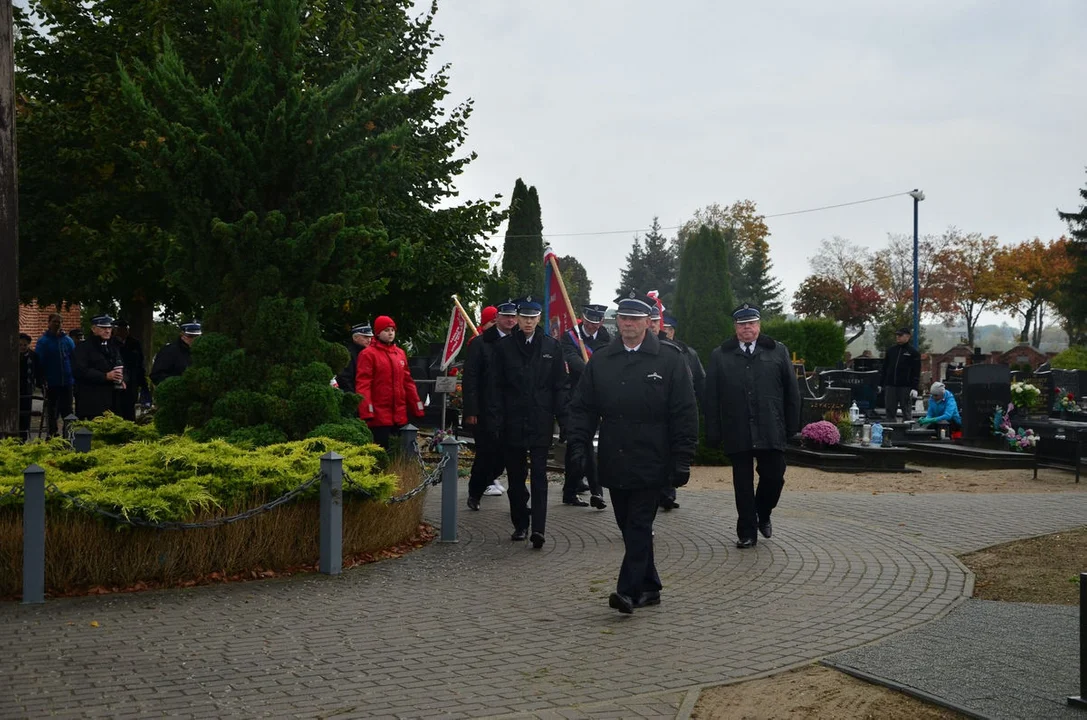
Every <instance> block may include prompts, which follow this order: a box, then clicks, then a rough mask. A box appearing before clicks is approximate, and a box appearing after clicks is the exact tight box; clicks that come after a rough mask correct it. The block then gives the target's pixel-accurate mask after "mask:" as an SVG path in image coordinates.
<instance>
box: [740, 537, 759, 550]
mask: <svg viewBox="0 0 1087 720" xmlns="http://www.w3.org/2000/svg"><path fill="white" fill-rule="evenodd" d="M758 544H759V539H758V538H740V539H739V540H737V541H736V547H738V548H740V549H741V550H746V549H747V548H753V547H755V546H756V545H758Z"/></svg>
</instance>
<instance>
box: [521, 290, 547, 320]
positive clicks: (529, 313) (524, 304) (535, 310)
mask: <svg viewBox="0 0 1087 720" xmlns="http://www.w3.org/2000/svg"><path fill="white" fill-rule="evenodd" d="M542 312H543V306H542V305H540V303H538V302H537V301H536V300H533V299H532V296H531V295H528V296H526V297H523V298H521V299H519V300H518V301H517V314H518V315H524V316H525V317H539V315H540V314H541V313H542Z"/></svg>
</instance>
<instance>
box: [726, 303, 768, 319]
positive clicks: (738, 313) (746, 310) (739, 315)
mask: <svg viewBox="0 0 1087 720" xmlns="http://www.w3.org/2000/svg"><path fill="white" fill-rule="evenodd" d="M761 317H762V315H761V314H760V313H759V309H758V308H757V307H755V306H754V305H752V304H751V303H744V304H743V305H741V306H740V307H738V308H736V309H735V310H733V311H732V319H733V321H735V322H737V323H749V322H755V321H756V320H758V319H759V318H761Z"/></svg>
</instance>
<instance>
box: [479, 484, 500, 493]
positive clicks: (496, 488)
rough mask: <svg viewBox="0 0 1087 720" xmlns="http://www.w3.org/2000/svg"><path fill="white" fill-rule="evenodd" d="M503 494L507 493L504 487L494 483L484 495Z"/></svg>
mask: <svg viewBox="0 0 1087 720" xmlns="http://www.w3.org/2000/svg"><path fill="white" fill-rule="evenodd" d="M503 492H505V490H503V489H502V486H501V485H499V484H498V483H494V484H493V485H491V486H490V487H488V488H487V489H486V490H484V491H483V494H484V495H501V494H502V493H503Z"/></svg>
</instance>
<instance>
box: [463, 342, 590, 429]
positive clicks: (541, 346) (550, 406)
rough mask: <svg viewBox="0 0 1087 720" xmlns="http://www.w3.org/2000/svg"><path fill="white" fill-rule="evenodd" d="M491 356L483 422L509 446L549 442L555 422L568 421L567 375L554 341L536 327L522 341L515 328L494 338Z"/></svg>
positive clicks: (559, 350) (561, 423)
mask: <svg viewBox="0 0 1087 720" xmlns="http://www.w3.org/2000/svg"><path fill="white" fill-rule="evenodd" d="M472 344H473V345H475V343H472ZM493 359H494V371H493V372H492V373H490V376H491V377H490V378H489V380H488V381H489V382H492V383H493V392H491V393H489V397H488V399H487V408H488V418H487V427H488V428H489V429H490V431H491V432H492V433H496V434H497V435H498V436H499V438H500V440H501V442H502V444H503V445H505V446H507V447H518V448H533V447H549V446H550V445H551V442H552V440H553V438H554V426H555V421H556V420H558V422H559V425H560V426H562V425H563V424H564V423H565V421H566V398H567V393H568V385H569V378H568V377H567V374H566V363H565V362H564V361H563V359H562V348H560V347H559V343H558V341H557V340H555V339H554V338H552V337H549V336H548V335H545V334H544V332H543V331H542V330H541V329H539V328H537V329H536V332H535V333H534V338H533V340H532V342H531V343H526V342H525V335H524V333H522V332H521V330H520V328H514V330H513V332H512V333H510V334H509V335H507V336H506V337H504V338H502V339H500V340H498V341H497V342H495V343H494V356H493Z"/></svg>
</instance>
